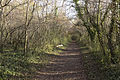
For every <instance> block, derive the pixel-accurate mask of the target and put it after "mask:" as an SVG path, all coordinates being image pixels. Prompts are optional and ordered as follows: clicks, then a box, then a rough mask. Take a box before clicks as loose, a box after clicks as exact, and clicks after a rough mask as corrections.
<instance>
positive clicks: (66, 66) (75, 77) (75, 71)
mask: <svg viewBox="0 0 120 80" xmlns="http://www.w3.org/2000/svg"><path fill="white" fill-rule="evenodd" d="M85 49H86V48H82V49H80V48H79V46H78V45H77V44H76V43H70V44H69V46H68V48H67V49H65V50H63V53H60V55H58V56H54V59H53V60H52V61H50V64H48V65H46V66H45V67H44V68H41V69H39V70H38V71H37V72H36V73H33V74H32V75H29V76H27V77H26V79H24V80H87V79H86V74H85V69H84V64H83V59H82V56H83V55H82V53H81V52H80V51H81V50H85Z"/></svg>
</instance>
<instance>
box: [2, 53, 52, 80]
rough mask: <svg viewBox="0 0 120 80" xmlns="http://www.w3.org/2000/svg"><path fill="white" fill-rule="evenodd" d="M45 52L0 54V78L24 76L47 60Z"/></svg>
mask: <svg viewBox="0 0 120 80" xmlns="http://www.w3.org/2000/svg"><path fill="white" fill-rule="evenodd" d="M49 59H50V57H49V56H48V54H46V53H36V54H30V53H29V55H26V56H25V55H24V54H23V53H20V52H16V53H15V52H13V53H12V52H11V53H3V54H1V55H0V80H6V79H9V78H10V77H11V76H24V73H25V74H29V73H31V72H35V71H36V70H37V67H36V65H38V66H39V67H42V66H44V65H45V64H47V63H48V62H49Z"/></svg>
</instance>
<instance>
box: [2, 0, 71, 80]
mask: <svg viewBox="0 0 120 80" xmlns="http://www.w3.org/2000/svg"><path fill="white" fill-rule="evenodd" d="M50 8H51V9H50ZM60 8H61V7H60ZM58 9H59V8H57V7H56V1H52V0H51V1H48V0H41V1H39V0H0V79H2V78H5V76H6V75H17V74H19V75H20V71H21V70H23V72H25V71H24V69H28V67H27V66H29V63H36V61H34V60H35V59H36V58H40V59H39V60H41V61H42V59H43V60H44V59H46V58H47V57H44V55H43V56H41V57H40V55H42V54H43V53H50V52H51V53H52V51H54V50H55V49H54V48H55V47H56V46H57V45H58V44H65V43H66V42H67V38H66V37H67V29H68V27H69V24H70V23H69V22H68V20H67V18H66V16H65V13H64V12H60V11H58ZM34 58H35V59H34ZM30 60H32V61H30ZM43 62H44V61H43ZM43 62H42V63H43ZM38 63H40V61H38ZM26 67H27V68H26ZM28 71H30V70H28Z"/></svg>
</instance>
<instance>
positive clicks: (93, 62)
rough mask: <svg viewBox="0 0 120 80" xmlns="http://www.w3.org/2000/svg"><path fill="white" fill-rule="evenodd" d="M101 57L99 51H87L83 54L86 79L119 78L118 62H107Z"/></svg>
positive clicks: (113, 79) (114, 79)
mask: <svg viewBox="0 0 120 80" xmlns="http://www.w3.org/2000/svg"><path fill="white" fill-rule="evenodd" d="M102 57H103V55H102V54H101V52H100V51H95V52H89V53H86V55H85V56H84V60H85V67H86V70H87V71H86V73H87V74H88V78H89V79H88V80H120V64H107V62H106V63H105V62H103V59H102ZM106 59H107V58H106ZM106 61H107V60H106Z"/></svg>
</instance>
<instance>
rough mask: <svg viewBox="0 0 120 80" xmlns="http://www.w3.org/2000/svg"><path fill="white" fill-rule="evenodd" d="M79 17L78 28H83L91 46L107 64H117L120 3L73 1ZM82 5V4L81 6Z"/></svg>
mask: <svg viewBox="0 0 120 80" xmlns="http://www.w3.org/2000/svg"><path fill="white" fill-rule="evenodd" d="M73 1H74V3H75V9H76V11H77V14H78V17H79V22H78V23H79V26H81V25H82V26H84V27H85V28H86V31H87V33H88V35H89V39H90V43H91V46H92V47H94V48H96V50H97V48H99V46H100V50H101V51H102V53H103V55H104V57H105V58H104V59H106V58H107V60H108V61H107V62H110V63H117V62H119V61H118V60H119V58H118V54H119V51H120V25H119V23H120V4H119V3H120V2H119V0H112V1H109V0H105V1H103V0H85V1H84V0H81V1H79V0H73ZM81 3H84V4H81ZM95 45H96V46H95Z"/></svg>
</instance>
